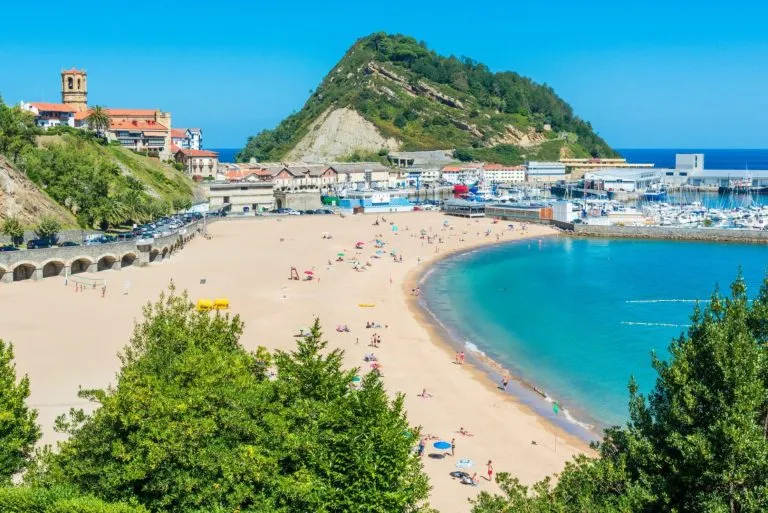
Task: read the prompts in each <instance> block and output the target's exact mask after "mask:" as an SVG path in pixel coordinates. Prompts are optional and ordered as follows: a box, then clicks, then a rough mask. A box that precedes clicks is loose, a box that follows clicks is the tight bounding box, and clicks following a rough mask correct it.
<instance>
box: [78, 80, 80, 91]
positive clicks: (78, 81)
mask: <svg viewBox="0 0 768 513" xmlns="http://www.w3.org/2000/svg"><path fill="white" fill-rule="evenodd" d="M77 89H78V90H80V79H79V78H78V79H77Z"/></svg>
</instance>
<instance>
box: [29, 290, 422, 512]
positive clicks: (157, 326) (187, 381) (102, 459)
mask: <svg viewBox="0 0 768 513" xmlns="http://www.w3.org/2000/svg"><path fill="white" fill-rule="evenodd" d="M144 317H145V318H144V321H143V322H142V323H140V324H138V325H137V326H136V329H135V332H134V335H133V338H132V339H131V341H130V343H129V344H128V346H126V348H125V349H124V351H123V353H122V355H121V361H122V364H123V366H122V369H121V371H120V373H119V375H118V379H117V385H116V387H115V388H114V389H109V390H91V391H84V392H82V396H83V397H87V398H90V399H91V400H94V401H96V402H98V403H99V404H100V407H99V408H98V409H97V410H96V411H95V412H94V413H93V414H92V415H85V414H84V413H82V412H78V411H73V412H72V414H71V415H70V416H69V417H68V418H61V419H59V421H58V422H57V425H58V428H59V429H60V430H63V431H64V432H67V433H69V434H70V435H71V437H70V439H69V440H68V441H67V442H64V443H63V444H62V445H61V446H60V452H59V454H57V455H52V456H50V457H49V463H48V464H47V465H46V467H47V468H46V469H45V470H44V472H42V474H41V473H40V472H36V473H35V475H36V478H35V479H36V482H38V483H45V484H46V485H51V484H55V483H59V484H71V485H74V486H76V487H77V488H78V489H79V490H80V491H82V492H83V493H92V494H94V495H95V496H97V497H100V498H101V499H103V500H109V501H138V503H141V504H143V505H144V506H146V507H147V508H148V509H149V510H151V511H174V512H182V513H183V512H198V511H199V512H202V511H241V512H243V513H245V512H256V511H258V512H269V511H279V512H289V511H320V512H331V511H334V512H335V511H360V512H362V511H405V512H407V511H417V510H419V507H420V506H421V504H422V502H423V501H424V500H425V498H426V495H427V491H428V485H427V481H426V477H425V476H424V475H423V474H422V472H421V467H420V462H419V461H418V459H417V458H416V457H415V456H414V455H413V452H412V443H413V442H412V441H413V436H414V435H413V434H414V430H412V429H411V428H410V427H409V426H408V423H407V421H406V419H405V414H404V412H403V398H402V397H397V398H396V399H395V400H394V401H390V400H389V399H388V397H387V395H386V393H385V392H384V390H383V387H382V384H381V382H380V381H379V379H378V378H377V377H376V376H368V377H366V378H365V379H364V380H363V382H362V386H361V387H360V389H359V390H358V391H352V390H351V389H350V386H349V385H350V383H351V381H352V377H353V376H354V374H355V371H354V370H352V371H345V370H343V369H342V367H341V362H342V353H341V352H340V351H339V350H336V351H331V352H328V354H323V353H324V352H325V349H326V347H325V346H326V343H325V342H323V341H322V334H321V332H320V327H319V323H318V322H315V325H314V326H313V328H312V330H311V331H310V333H309V334H308V335H307V336H306V338H304V339H303V340H300V341H299V342H298V346H297V349H296V350H295V351H292V352H277V353H276V354H275V355H274V356H272V355H270V354H269V353H268V352H267V351H266V350H265V349H263V348H260V350H259V351H257V352H256V353H255V354H254V353H250V352H248V351H246V350H244V349H243V348H242V347H241V346H240V345H239V343H238V339H239V337H240V335H241V333H242V330H243V325H242V323H241V322H240V319H239V318H238V317H237V316H235V317H229V316H221V315H218V314H209V313H204V312H203V313H201V312H197V311H196V310H195V308H194V307H193V305H192V304H191V303H190V301H189V298H188V297H187V295H186V293H184V294H176V292H175V291H174V289H173V287H171V289H170V291H169V292H168V293H167V294H163V295H162V296H161V298H160V300H159V301H158V302H157V303H155V304H154V305H147V306H146V307H145V309H144ZM272 365H274V368H275V369H276V371H277V376H276V377H274V378H273V379H268V378H269V376H270V374H269V370H268V369H269V368H270V366H272Z"/></svg>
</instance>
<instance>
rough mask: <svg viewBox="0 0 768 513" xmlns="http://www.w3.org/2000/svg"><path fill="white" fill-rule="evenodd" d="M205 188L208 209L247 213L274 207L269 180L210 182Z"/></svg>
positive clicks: (271, 186)
mask: <svg viewBox="0 0 768 513" xmlns="http://www.w3.org/2000/svg"><path fill="white" fill-rule="evenodd" d="M207 188H208V205H209V210H210V211H219V210H225V211H227V212H231V213H236V214H248V213H258V212H263V211H265V210H271V209H272V208H274V204H275V197H274V192H273V185H272V183H271V182H243V183H211V184H209V185H208V186H207Z"/></svg>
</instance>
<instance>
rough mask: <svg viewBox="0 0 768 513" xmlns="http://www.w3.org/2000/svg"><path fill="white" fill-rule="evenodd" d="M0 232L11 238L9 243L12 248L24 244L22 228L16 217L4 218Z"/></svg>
mask: <svg viewBox="0 0 768 513" xmlns="http://www.w3.org/2000/svg"><path fill="white" fill-rule="evenodd" d="M0 231H2V232H3V235H7V236H8V237H10V238H11V243H12V244H13V245H14V246H18V245H19V244H21V243H22V242H24V226H22V224H21V221H19V218H18V217H13V216H10V217H6V218H5V221H3V226H2V228H0Z"/></svg>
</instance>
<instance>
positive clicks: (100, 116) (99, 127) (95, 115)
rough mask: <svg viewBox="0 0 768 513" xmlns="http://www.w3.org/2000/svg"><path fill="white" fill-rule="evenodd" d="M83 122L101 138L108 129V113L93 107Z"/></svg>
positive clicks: (98, 106) (100, 107) (105, 110)
mask: <svg viewBox="0 0 768 513" xmlns="http://www.w3.org/2000/svg"><path fill="white" fill-rule="evenodd" d="M85 120H86V121H87V122H88V127H89V128H90V129H91V130H95V131H96V133H97V134H98V135H99V136H101V137H103V136H104V132H105V131H106V130H107V129H108V128H109V111H107V109H105V108H104V107H102V106H100V105H95V106H94V107H93V108H92V109H91V112H90V113H89V114H88V117H86V118H85Z"/></svg>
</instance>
